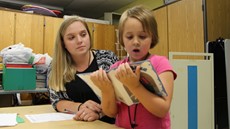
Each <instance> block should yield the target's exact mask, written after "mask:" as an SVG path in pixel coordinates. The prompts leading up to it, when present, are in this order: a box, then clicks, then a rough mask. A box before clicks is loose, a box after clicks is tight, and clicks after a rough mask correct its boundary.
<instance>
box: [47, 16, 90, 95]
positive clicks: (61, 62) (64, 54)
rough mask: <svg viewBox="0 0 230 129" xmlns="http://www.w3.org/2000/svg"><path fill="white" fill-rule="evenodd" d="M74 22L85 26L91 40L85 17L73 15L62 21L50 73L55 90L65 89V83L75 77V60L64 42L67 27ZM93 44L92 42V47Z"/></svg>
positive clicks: (51, 86)
mask: <svg viewBox="0 0 230 129" xmlns="http://www.w3.org/2000/svg"><path fill="white" fill-rule="evenodd" d="M74 22H81V23H82V24H83V25H84V26H85V28H86V30H87V32H88V34H89V37H90V40H91V36H90V31H89V28H88V25H87V23H86V22H85V20H84V19H83V18H81V17H78V16H71V17H69V18H67V19H65V20H64V21H63V22H62V24H61V26H60V28H59V30H58V33H57V37H56V41H55V49H54V53H53V60H52V63H51V69H50V72H49V74H48V86H49V88H51V89H53V90H55V91H60V90H61V91H65V87H64V85H65V83H67V82H70V81H72V80H74V79H75V74H76V68H75V62H74V61H73V59H72V57H71V55H70V53H69V52H68V50H67V49H66V48H65V44H64V34H65V33H66V29H67V28H68V27H69V26H70V25H71V24H72V23H74ZM90 43H91V41H90ZM91 46H92V44H90V49H91Z"/></svg>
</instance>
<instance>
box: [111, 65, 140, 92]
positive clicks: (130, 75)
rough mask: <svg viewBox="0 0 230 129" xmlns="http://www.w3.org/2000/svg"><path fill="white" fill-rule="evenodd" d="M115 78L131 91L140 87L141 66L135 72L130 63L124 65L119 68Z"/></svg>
mask: <svg viewBox="0 0 230 129" xmlns="http://www.w3.org/2000/svg"><path fill="white" fill-rule="evenodd" d="M115 76H116V78H117V79H118V80H119V81H120V82H121V83H123V84H124V86H126V87H127V88H129V89H134V88H137V87H138V86H140V82H139V79H140V66H137V67H136V70H135V72H133V70H132V69H131V67H130V66H129V64H128V63H123V64H121V65H120V66H119V67H118V68H117V70H116V72H115Z"/></svg>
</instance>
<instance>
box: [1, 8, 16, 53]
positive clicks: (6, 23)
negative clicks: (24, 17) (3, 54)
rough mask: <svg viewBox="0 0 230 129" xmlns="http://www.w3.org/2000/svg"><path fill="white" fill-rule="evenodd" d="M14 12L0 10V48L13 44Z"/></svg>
mask: <svg viewBox="0 0 230 129" xmlns="http://www.w3.org/2000/svg"><path fill="white" fill-rule="evenodd" d="M14 24H15V13H12V12H9V11H3V10H0V28H1V31H0V50H2V49H3V48H5V47H7V46H10V45H13V44H14V30H15V28H14Z"/></svg>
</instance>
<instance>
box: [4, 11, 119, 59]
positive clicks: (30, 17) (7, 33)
mask: <svg viewBox="0 0 230 129" xmlns="http://www.w3.org/2000/svg"><path fill="white" fill-rule="evenodd" d="M0 17H1V19H0V27H1V31H0V36H1V38H0V42H1V43H0V49H1V50H2V49H3V48H5V47H7V46H10V45H13V44H16V43H20V42H21V43H23V44H24V45H25V47H29V48H31V49H33V53H36V54H39V53H40V54H44V53H48V54H49V55H50V56H51V57H52V55H53V50H54V44H55V40H56V36H57V32H58V29H59V27H60V25H61V23H62V22H63V20H64V19H63V18H56V17H49V16H42V15H36V14H27V13H21V12H13V11H5V10H0ZM88 26H89V29H90V33H91V40H92V44H93V47H92V48H94V49H106V50H111V51H114V52H115V27H114V25H107V24H99V23H90V22H88Z"/></svg>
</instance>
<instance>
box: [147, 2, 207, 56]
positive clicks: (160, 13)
mask: <svg viewBox="0 0 230 129" xmlns="http://www.w3.org/2000/svg"><path fill="white" fill-rule="evenodd" d="M152 13H153V15H154V16H155V18H156V20H157V23H158V33H159V44H158V45H157V46H156V47H155V48H153V50H151V53H154V54H159V55H164V56H168V52H204V44H205V41H204V25H203V10H202V0H192V1H191V0H182V1H178V2H176V3H174V4H170V5H168V6H165V7H162V8H159V9H157V10H154V11H152Z"/></svg>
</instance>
